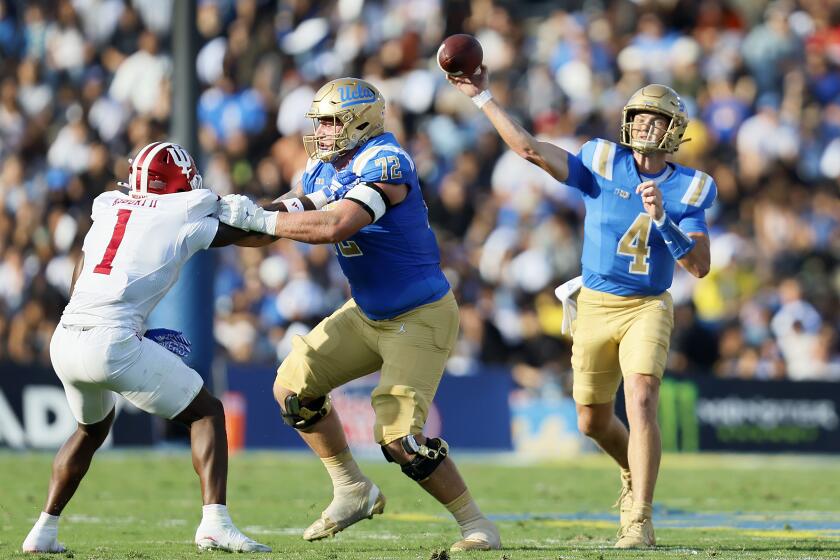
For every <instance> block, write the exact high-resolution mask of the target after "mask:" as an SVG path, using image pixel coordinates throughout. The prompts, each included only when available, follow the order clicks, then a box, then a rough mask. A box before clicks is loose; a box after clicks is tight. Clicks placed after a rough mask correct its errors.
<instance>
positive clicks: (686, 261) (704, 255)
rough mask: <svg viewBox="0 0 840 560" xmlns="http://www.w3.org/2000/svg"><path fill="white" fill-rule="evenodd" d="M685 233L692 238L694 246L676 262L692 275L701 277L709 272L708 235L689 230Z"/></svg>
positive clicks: (709, 252)
mask: <svg viewBox="0 0 840 560" xmlns="http://www.w3.org/2000/svg"><path fill="white" fill-rule="evenodd" d="M686 235H688V236H689V237H690V238H692V239H693V240H694V247H693V248H692V249H691V251H689V252H688V254H687V255H686V256H684V257H683V258H681V259H680V260H679V261H677V262H678V263H680V266H681V267H683V268H684V269H686V270H687V271H688V272H689V273H691V274H692V275H693V276H696V277H697V278H703V277H704V276H706V275H707V274H708V273H709V267H710V266H711V261H712V253H711V244H710V243H709V236H708V235H706V234H705V233H698V232H690V233H687V234H686Z"/></svg>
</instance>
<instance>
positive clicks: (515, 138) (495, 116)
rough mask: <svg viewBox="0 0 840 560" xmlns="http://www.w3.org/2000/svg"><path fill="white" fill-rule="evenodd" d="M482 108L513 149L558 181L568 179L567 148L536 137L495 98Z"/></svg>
mask: <svg viewBox="0 0 840 560" xmlns="http://www.w3.org/2000/svg"><path fill="white" fill-rule="evenodd" d="M482 110H483V111H484V114H485V115H486V116H487V118H488V119H490V122H491V123H492V124H493V126H494V127H495V128H496V130H497V131H498V132H499V136H501V137H502V140H504V142H505V144H507V145H508V147H509V148H510V149H511V150H513V151H514V152H516V153H517V154H518V155H519V156H521V157H522V158H524V159H526V160H527V161H530V162H531V163H533V164H534V165H536V166H537V167H540V168H542V169H544V170H545V171H546V172H548V174H549V175H551V176H552V177H554V178H555V179H557V180H558V181H565V180H566V179H568V177H569V153H568V152H567V151H566V150H564V149H562V148H560V147H558V146H555V145H554V144H552V143H550V142H540V141H539V140H537V139H536V138H534V137H533V135H531V133H529V132H528V131H527V130H525V129H524V128H523V127H522V125H520V124H519V123H518V122H516V121H515V120H514V119H513V117H511V116H510V114H508V112H507V111H505V110H504V109H503V108H502V107H501V106H499V104H498V103H496V101H495V100H493V99H491V100H490V101H488V102H487V103H486V104H485V105H484V107H483V108H482Z"/></svg>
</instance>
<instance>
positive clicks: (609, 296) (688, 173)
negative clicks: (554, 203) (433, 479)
mask: <svg viewBox="0 0 840 560" xmlns="http://www.w3.org/2000/svg"><path fill="white" fill-rule="evenodd" d="M447 79H448V80H449V82H450V83H451V84H452V85H454V86H455V87H456V88H458V89H459V90H460V91H461V92H462V93H464V94H466V95H468V96H470V97H471V98H472V99H473V101H474V102H475V104H476V105H477V106H478V107H479V108H480V109H481V110H482V111H483V112H484V114H485V115H486V116H487V118H488V119H490V122H491V123H492V124H493V126H494V127H495V128H496V130H497V131H498V132H499V134H500V135H501V137H502V139H503V140H504V141H505V143H507V145H508V146H509V147H510V148H511V149H512V150H513V151H514V152H516V153H517V154H519V155H520V156H521V157H523V158H525V159H526V160H528V161H530V162H531V163H534V164H535V165H537V166H539V167H541V168H542V169H544V170H545V171H547V172H548V173H549V174H551V175H552V176H553V177H554V178H555V179H557V180H558V181H562V182H564V183H566V184H568V185H570V186H573V187H576V188H578V189H579V190H580V191H581V192H582V193H583V196H584V202H585V206H586V219H585V222H584V243H583V259H582V261H583V262H582V265H583V266H582V268H583V287H582V288H581V290H580V293H579V295H578V297H577V319H576V321H575V323H574V325H573V331H572V332H573V345H572V368H573V370H574V389H573V394H574V399H575V402H576V406H577V413H578V427H579V428H580V430H581V432H583V433H584V434H586V435H588V436H589V437H591V438H593V439H594V440H595V441H596V442H597V443H598V445H599V446H601V448H602V449H604V451H606V452H607V453H608V454H609V455H610V456H611V457H612V458H613V459H615V461H616V462H617V463H618V464H619V466H620V467H621V481H622V489H621V494H620V497H619V500H618V506H619V509H620V514H621V524H620V528H619V533H618V542H617V543H616V545H615V546H616V548H644V547H650V546H654V545H655V544H656V538H655V536H654V531H653V523H652V520H651V515H652V511H651V510H652V502H653V490H654V486H655V484H656V477H657V474H658V472H659V462H660V458H661V454H662V443H661V439H660V434H659V427H658V425H657V423H656V411H657V406H658V402H659V384H660V380H661V379H662V375H663V373H664V371H665V363H666V360H667V356H668V346H669V342H670V337H671V331H672V329H673V323H674V315H673V304H672V301H671V296H670V294H669V293H668V291H667V290H668V288H669V287H670V286H671V282H672V280H673V275H674V263H675V262H678V263H679V264H680V265H681V266H682V267H683V268H685V269H686V270H688V271H689V272H690V273H691V274H693V275H694V276H697V277H702V276H705V275H706V274H707V273H708V271H709V260H710V254H709V237H708V232H707V227H706V221H705V215H704V211H705V209H706V208H708V207H709V206H710V205H711V204H712V202H713V201H714V199H715V196H716V191H717V189H716V187H715V183H714V181H713V180H712V178H711V177H710V176H709V175H707V174H706V173H703V172H702V171H696V170H694V169H690V168H688V167H684V166H681V165H677V164H674V163H670V162H668V161H667V160H666V156H667V155H668V154H671V153H674V152H676V151H677V149H678V148H679V146H680V144H681V143H682V141H683V135H684V133H685V129H686V126H687V124H688V117H687V115H686V111H685V105H684V103H683V101H682V100H681V99H680V97H679V96H678V95H677V94H676V92H674V90H672V89H671V88H669V87H667V86H663V85H659V84H651V85H648V86H645V87H643V88H642V89H640V90H639V91H637V92H636V93H634V94H633V96H632V97H631V98H630V100H629V101H628V102H627V104H626V105H625V107H624V111H623V113H622V114H623V116H622V121H621V129H620V136H619V138H620V141H619V143H618V144H615V143H613V142H609V141H607V140H603V139H595V140H591V141H589V142H587V143H586V144H584V146H583V147H582V148H581V150H580V152H578V153H577V154H576V155H575V154H571V153H568V152H566V151H565V150H562V149H561V148H559V147H557V146H555V145H554V144H551V143H548V142H540V141H538V140H537V139H535V138H534V137H533V136H531V134H529V133H528V132H527V131H525V130H524V129H523V128H522V127H521V126H519V125H518V124H517V123H516V122H515V121H514V120H513V119H511V117H510V116H509V115H508V113H507V112H506V111H505V110H504V109H503V108H502V107H501V106H499V105H498V104H497V103H496V102H495V101H494V100H493V96H492V94H491V93H490V90H489V89H488V81H489V79H488V73H487V69H486V67H484V66H482V67H481V68H480V72H479V73H477V74H475V75H473V76H462V77H456V76H451V75H450V76H448V78H447ZM622 376H623V378H624V396H625V402H626V404H627V418H628V420H629V423H630V429H629V432H628V430H627V428H626V427H625V426H624V424H623V423H622V422H621V421H620V420H619V419H618V418H617V417H616V415H615V412H614V398H615V394H616V392H617V391H618V387H619V384H620V382H621V380H622Z"/></svg>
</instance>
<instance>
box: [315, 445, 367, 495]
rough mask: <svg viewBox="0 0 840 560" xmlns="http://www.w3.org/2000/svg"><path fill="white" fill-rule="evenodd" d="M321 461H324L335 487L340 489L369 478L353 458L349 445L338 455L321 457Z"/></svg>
mask: <svg viewBox="0 0 840 560" xmlns="http://www.w3.org/2000/svg"><path fill="white" fill-rule="evenodd" d="M321 462H322V463H324V466H325V467H326V468H327V472H328V473H329V475H330V478H331V479H332V483H333V489H338V488H340V487H342V486H351V485H353V484H358V483H360V482H365V481H366V480H367V479H366V478H365V475H363V474H362V471H361V470H359V465H357V464H356V460H355V459H353V455H352V454H351V453H350V448H349V447H348V448H347V449H345V450H344V451H342V452H341V453H339V454H338V455H334V456H332V457H321Z"/></svg>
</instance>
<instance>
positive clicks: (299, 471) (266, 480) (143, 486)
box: [0, 452, 840, 560]
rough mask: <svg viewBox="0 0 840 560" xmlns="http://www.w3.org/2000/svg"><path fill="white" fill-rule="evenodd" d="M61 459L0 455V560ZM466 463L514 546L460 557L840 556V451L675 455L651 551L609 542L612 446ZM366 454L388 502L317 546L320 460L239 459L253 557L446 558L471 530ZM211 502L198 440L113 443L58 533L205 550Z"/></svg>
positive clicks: (93, 540) (120, 552)
mask: <svg viewBox="0 0 840 560" xmlns="http://www.w3.org/2000/svg"><path fill="white" fill-rule="evenodd" d="M51 459H52V458H51V456H49V455H47V454H12V453H0V558H3V559H6V558H32V556H31V555H24V554H22V553H20V552H19V550H20V548H19V547H20V544H21V542H22V541H23V538H24V536H25V535H26V533H27V532H28V530H29V528H30V526H31V524H32V522H33V521H34V520H35V519H36V518H37V516H38V513H39V511H40V508H41V506H42V504H43V499H44V493H45V491H46V486H47V482H48V478H49V469H50V462H51ZM457 459H458V457H457V455H456V460H457ZM459 462H460V463H461V470H462V472H463V474H464V475H465V477H466V479H467V481H468V483H469V484H470V486H471V487H472V492H473V495H474V496H476V497H477V499H478V502H479V504H480V505H481V507H482V509H483V510H484V511H485V513H487V514H489V515H491V516H493V517H494V518H496V519H497V520H498V522H499V525H500V528H501V531H502V542H503V545H504V550H501V551H493V552H473V553H462V554H457V555H452V556H453V557H458V558H465V559H467V558H483V559H487V560H490V559H492V560H502V559H508V560H515V559H520V558H541V559H551V560H558V559H568V558H593V559H609V558H701V559H709V558H714V559H724V558H761V559H765V560H767V559H773V558H840V476H838V475H839V474H840V459H828V458H814V457H804V458H803V457H797V456H785V457H764V456H719V455H715V456H709V455H706V456H681V455H670V456H666V457H665V458H664V460H663V470H662V474H661V476H660V483H659V487H658V491H657V500H656V507H657V508H658V509H657V513H656V526H657V538H658V541H659V545H660V546H659V547H658V548H657V549H656V550H653V551H649V552H648V551H646V552H638V551H616V550H613V549H612V548H611V546H612V543H613V542H614V535H615V531H616V528H617V512H616V511H615V510H612V509H610V505H611V504H612V503H613V501H614V500H615V498H616V496H617V491H618V474H617V472H616V471H615V469H614V468H613V467H612V465H611V464H610V463H609V462H608V461H607V459H606V458H604V457H603V456H600V455H592V456H585V457H583V458H579V459H574V460H569V461H565V462H557V463H543V464H538V465H528V466H519V465H508V464H505V462H504V460H502V461H500V460H497V459H495V458H492V457H486V456H466V457H462V460H460V461H459ZM362 466H363V469H364V470H365V472H366V473H367V474H368V476H370V477H371V478H373V479H374V480H375V481H376V482H377V483H378V484H379V485H380V487H381V488H382V490H383V492H384V493H385V495H386V496H387V497H388V506H387V507H386V510H385V514H384V515H382V516H377V517H375V518H374V519H373V520H372V521H363V522H361V523H360V524H358V525H356V526H354V527H352V528H350V529H348V530H347V531H345V532H343V533H340V534H339V535H338V536H337V537H336V538H334V539H329V540H325V541H320V542H316V543H307V542H305V541H303V540H302V539H301V536H300V535H301V533H302V531H303V528H304V527H305V526H306V525H307V524H308V523H309V522H311V521H312V520H313V519H315V518H316V517H317V516H318V515H319V514H320V511H321V509H323V507H325V506H326V504H327V503H328V502H329V499H330V495H331V486H330V484H329V481H328V478H327V476H326V473H325V472H324V471H323V469H322V468H321V465H320V462H318V461H317V460H316V459H314V457H310V456H308V455H301V454H280V453H256V454H242V455H237V456H235V457H234V458H233V459H232V462H231V480H230V485H229V507H230V510H231V513H232V515H233V519H234V521H235V522H236V523H237V524H238V525H239V527H240V528H242V529H243V530H245V531H246V532H247V533H248V534H249V535H250V536H252V537H254V538H256V539H258V540H260V541H262V542H265V543H267V544H269V545H270V546H272V547H273V548H274V551H275V552H274V553H273V554H261V555H254V556H253V557H254V558H284V559H303V558H312V559H322V558H325V559H336V560H338V559H341V560H343V559H351V560H355V559H377V560H386V559H387V560H391V559H393V560H396V559H420V560H428V559H430V558H445V555H441V554H440V553H441V551H443V550H445V549H447V548H448V546H449V544H451V543H452V542H454V541H455V540H457V538H458V536H459V535H458V531H457V528H456V526H455V523H454V521H451V519H450V518H449V517H448V514H445V513H446V512H445V510H443V508H442V507H440V506H438V505H437V503H436V502H434V501H433V500H432V499H431V498H430V497H429V496H427V495H426V494H425V493H423V492H422V491H421V490H420V489H419V488H417V487H416V486H415V485H414V484H413V483H411V482H410V481H409V480H408V479H406V478H405V477H404V476H403V475H402V474H401V473H400V472H399V470H398V469H396V468H394V466H393V465H387V464H385V462H384V460H375V459H372V460H370V461H365V462H363V463H362ZM200 512H201V509H200V500H199V493H198V484H197V477H196V476H195V474H194V473H193V471H192V466H191V463H190V459H189V456H188V454H187V453H186V452H183V453H182V452H177V453H170V454H161V453H155V452H148V453H146V452H132V453H122V452H106V453H103V454H102V455H101V456H100V457H98V458H97V460H95V461H94V464H93V466H92V468H91V470H90V472H89V473H88V476H87V478H86V479H85V481H84V482H83V483H82V486H81V488H80V490H79V492H78V493H77V494H76V497H75V498H74V500H73V502H71V503H70V505H69V506H68V508H67V509H66V510H65V513H64V515H63V517H62V522H61V529H60V533H59V537H60V540H61V541H62V542H63V543H64V544H65V545H67V546H68V548H69V549H70V552H68V553H66V554H64V555H59V556H58V557H68V558H77V559H111V558H132V559H176V558H178V559H180V558H198V557H201V558H205V559H206V558H208V557H214V556H220V555H221V554H223V553H199V552H197V551H196V550H195V549H194V547H193V544H192V537H193V533H194V531H195V528H196V526H197V524H198V521H199V517H200ZM46 557H47V556H46V555H45V556H44V558H46ZM249 557H251V556H249ZM52 558H55V556H52Z"/></svg>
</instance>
